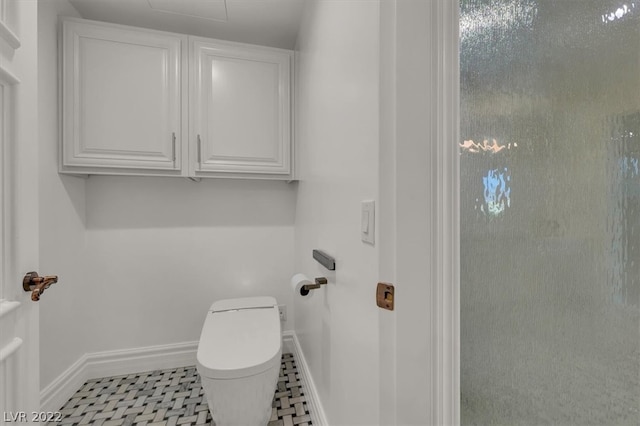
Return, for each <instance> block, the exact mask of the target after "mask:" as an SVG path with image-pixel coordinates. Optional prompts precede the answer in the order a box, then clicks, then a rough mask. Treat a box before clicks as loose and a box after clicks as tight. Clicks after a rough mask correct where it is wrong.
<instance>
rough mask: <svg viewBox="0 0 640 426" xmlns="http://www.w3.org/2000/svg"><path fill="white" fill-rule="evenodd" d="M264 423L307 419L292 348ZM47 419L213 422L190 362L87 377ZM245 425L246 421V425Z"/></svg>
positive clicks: (145, 424)
mask: <svg viewBox="0 0 640 426" xmlns="http://www.w3.org/2000/svg"><path fill="white" fill-rule="evenodd" d="M272 407H273V408H272V410H273V411H272V415H271V420H270V422H269V426H288V425H301V426H306V425H311V418H310V416H309V408H308V406H307V403H306V399H305V394H304V392H303V389H302V383H301V382H300V380H299V377H298V370H297V367H296V363H295V359H294V358H293V355H292V354H283V355H282V363H281V366H280V377H279V379H278V388H277V389H276V392H275V394H274V397H273V405H272ZM60 412H61V413H62V421H61V422H56V423H50V424H52V425H65V426H71V425H73V426H75V425H95V426H98V425H101V426H112V425H113V426H115V425H122V426H130V425H135V426H156V425H158V426H159V425H164V426H174V425H213V422H212V421H211V414H210V413H209V408H208V406H207V401H206V398H205V396H204V391H203V389H202V386H201V385H200V377H199V376H198V372H197V371H196V368H195V367H181V368H176V369H169V370H157V371H149V372H145V373H136V374H130V375H126V376H115V377H106V378H103V379H93V380H89V381H87V382H86V383H85V384H84V385H83V386H82V387H81V388H80V390H78V392H76V393H75V394H74V395H73V397H71V399H70V400H69V401H68V402H67V403H66V404H65V405H64V406H63V407H62V409H61V410H60ZM247 426H250V425H247Z"/></svg>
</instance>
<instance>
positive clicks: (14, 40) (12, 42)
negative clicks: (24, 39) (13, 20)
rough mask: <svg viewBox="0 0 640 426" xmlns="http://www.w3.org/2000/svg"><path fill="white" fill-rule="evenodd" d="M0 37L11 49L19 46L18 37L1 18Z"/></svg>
mask: <svg viewBox="0 0 640 426" xmlns="http://www.w3.org/2000/svg"><path fill="white" fill-rule="evenodd" d="M0 38H2V39H4V41H6V42H7V44H8V45H9V46H11V48H13V50H16V49H18V48H19V47H20V39H19V38H18V36H17V35H16V33H14V32H13V31H11V29H10V28H9V26H8V25H7V24H6V23H5V22H4V21H2V20H0Z"/></svg>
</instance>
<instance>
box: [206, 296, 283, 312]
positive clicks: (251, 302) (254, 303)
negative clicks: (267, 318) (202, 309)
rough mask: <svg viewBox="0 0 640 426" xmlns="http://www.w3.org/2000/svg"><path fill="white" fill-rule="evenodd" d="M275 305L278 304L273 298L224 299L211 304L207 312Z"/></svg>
mask: <svg viewBox="0 0 640 426" xmlns="http://www.w3.org/2000/svg"><path fill="white" fill-rule="evenodd" d="M277 305H278V302H277V301H276V299H275V297H271V296H259V297H242V298H238V299H224V300H218V301H217V302H213V305H211V307H210V308H209V312H222V311H230V310H233V309H248V308H267V307H272V306H277Z"/></svg>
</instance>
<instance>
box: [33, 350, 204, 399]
mask: <svg viewBox="0 0 640 426" xmlns="http://www.w3.org/2000/svg"><path fill="white" fill-rule="evenodd" d="M197 348H198V342H186V343H177V344H172V345H160V346H148V347H145V348H134V349H125V350H117V351H106V352H96V353H91V354H84V355H83V356H81V357H80V359H79V360H78V361H76V362H75V363H73V365H71V366H70V367H69V368H67V370H66V371H65V372H63V373H62V374H61V375H60V376H58V377H57V378H56V379H55V380H54V381H53V382H51V383H49V385H47V387H45V388H44V389H43V390H42V391H41V392H40V408H41V410H43V411H57V410H59V409H60V408H61V407H62V406H63V405H64V404H65V403H66V402H67V401H68V400H69V398H71V396H72V395H73V394H74V393H75V392H76V391H77V390H78V389H80V387H81V386H82V385H83V384H84V383H85V382H86V381H87V380H91V379H97V378H100V377H109V376H120V375H123V374H132V373H140V372H143V371H150V370H163V369H166V368H173V367H186V366H189V365H195V363H196V351H197Z"/></svg>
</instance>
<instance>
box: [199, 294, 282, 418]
mask: <svg viewBox="0 0 640 426" xmlns="http://www.w3.org/2000/svg"><path fill="white" fill-rule="evenodd" d="M281 356H282V338H281V334H280V315H279V313H278V303H277V302H276V299H275V298H273V297H247V298H242V299H226V300H219V301H217V302H215V303H214V304H213V305H211V308H209V312H207V318H206V319H205V321H204V325H203V326H202V333H201V334H200V342H199V343H198V355H197V369H198V373H199V374H200V379H201V380H202V386H203V388H204V393H205V395H206V397H207V402H208V403H209V410H210V411H211V415H212V417H213V421H214V422H215V424H216V426H227V425H238V426H258V425H261V426H262V425H266V424H267V423H268V422H269V418H270V417H271V402H272V400H273V395H274V392H275V389H276V387H277V383H278V373H279V370H280V359H281Z"/></svg>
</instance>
